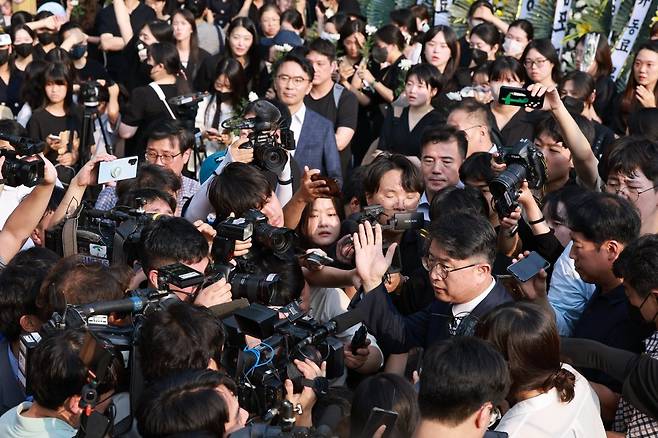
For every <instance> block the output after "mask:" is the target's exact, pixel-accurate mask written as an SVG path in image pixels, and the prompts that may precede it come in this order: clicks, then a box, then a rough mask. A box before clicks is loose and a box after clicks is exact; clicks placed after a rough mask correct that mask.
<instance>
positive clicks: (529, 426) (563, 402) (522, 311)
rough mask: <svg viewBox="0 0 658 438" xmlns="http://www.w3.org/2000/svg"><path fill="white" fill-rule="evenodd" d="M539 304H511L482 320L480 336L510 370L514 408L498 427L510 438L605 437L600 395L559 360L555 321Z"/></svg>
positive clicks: (510, 399) (497, 428) (558, 340)
mask: <svg viewBox="0 0 658 438" xmlns="http://www.w3.org/2000/svg"><path fill="white" fill-rule="evenodd" d="M548 312H551V311H550V310H547V309H544V308H543V307H542V306H541V305H539V304H536V303H531V302H511V303H506V304H502V305H500V306H498V307H497V308H495V309H494V310H492V311H491V312H489V313H488V314H487V315H486V316H485V317H484V319H483V320H482V321H480V323H479V325H478V328H477V330H476V334H477V336H478V337H480V338H482V339H485V340H487V341H489V342H491V343H492V344H493V345H494V347H496V348H497V349H498V351H500V352H501V353H502V354H503V356H504V357H505V360H506V361H507V363H508V365H509V368H510V376H511V378H512V385H511V388H510V392H509V395H508V397H507V398H508V400H509V401H510V403H511V404H512V407H511V409H510V410H509V411H507V412H506V413H505V415H504V416H503V418H502V420H501V422H500V423H499V424H498V426H497V427H496V430H497V431H501V432H507V433H508V434H509V436H510V438H522V437H530V436H532V437H533V438H549V437H556V436H588V437H605V436H606V435H605V430H604V428H603V423H602V422H601V415H600V413H599V403H598V397H597V396H596V394H595V393H594V390H593V389H592V387H591V386H590V385H589V383H588V382H587V379H585V378H584V377H583V376H582V375H580V373H578V371H576V370H575V369H574V368H573V367H571V366H570V365H568V364H566V363H563V362H562V361H561V360H560V337H559V335H558V332H557V326H556V325H555V318H554V317H553V315H552V314H550V313H548Z"/></svg>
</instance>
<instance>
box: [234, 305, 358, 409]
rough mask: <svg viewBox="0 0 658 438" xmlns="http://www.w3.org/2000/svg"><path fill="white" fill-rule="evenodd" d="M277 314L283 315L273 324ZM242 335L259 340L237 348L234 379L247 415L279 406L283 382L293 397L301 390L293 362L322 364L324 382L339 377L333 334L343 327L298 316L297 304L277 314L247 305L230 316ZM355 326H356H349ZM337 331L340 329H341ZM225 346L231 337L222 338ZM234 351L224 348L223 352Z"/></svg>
mask: <svg viewBox="0 0 658 438" xmlns="http://www.w3.org/2000/svg"><path fill="white" fill-rule="evenodd" d="M279 313H283V314H284V315H286V317H285V318H284V319H279ZM234 317H235V321H236V322H237V326H238V327H239V330H240V332H241V333H242V334H246V335H249V336H253V337H256V338H258V339H261V340H262V341H261V343H260V344H258V345H256V346H254V347H252V348H249V349H241V350H240V351H239V354H238V358H237V367H236V373H235V378H236V380H237V382H238V386H239V394H238V397H239V400H240V406H241V407H243V408H244V409H246V410H247V411H249V412H250V413H254V414H258V415H265V414H266V413H267V412H268V411H269V410H271V409H274V408H276V407H277V406H279V403H280V402H281V401H282V400H283V399H284V397H285V390H284V382H285V380H286V379H290V380H292V381H293V386H295V392H300V391H301V389H302V386H303V385H302V379H303V377H302V375H301V373H300V372H299V370H298V369H297V367H296V366H295V365H294V363H293V361H294V359H299V360H304V359H306V358H308V359H311V360H313V361H314V362H315V363H316V364H318V366H319V365H320V363H321V362H322V361H326V363H327V378H328V379H331V378H336V377H340V376H342V374H343V372H344V368H345V367H344V359H343V343H342V342H341V341H339V340H338V339H336V338H335V337H334V336H333V334H334V333H336V332H338V331H342V330H344V328H342V327H340V328H336V327H335V326H331V327H333V330H332V328H331V327H328V325H330V324H331V322H330V323H327V324H325V325H322V324H319V323H318V322H317V321H315V320H314V319H313V318H312V317H310V316H309V315H307V314H305V313H303V312H302V311H301V310H300V308H299V304H298V303H297V302H293V303H291V304H289V305H288V306H285V307H284V308H281V309H279V310H278V311H276V310H272V309H270V308H268V307H266V306H263V305H260V304H252V305H250V306H249V307H246V308H244V309H240V310H237V311H236V312H235V313H234ZM355 322H356V321H355ZM341 329H342V330H341ZM228 339H229V343H230V339H231V337H229V338H228ZM231 350H233V351H235V349H231V348H230V345H227V349H226V351H231Z"/></svg>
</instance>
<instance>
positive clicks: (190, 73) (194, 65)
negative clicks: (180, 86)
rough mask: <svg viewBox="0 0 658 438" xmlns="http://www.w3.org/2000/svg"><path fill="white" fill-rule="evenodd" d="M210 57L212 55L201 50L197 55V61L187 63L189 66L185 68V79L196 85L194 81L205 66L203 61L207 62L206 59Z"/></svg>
mask: <svg viewBox="0 0 658 438" xmlns="http://www.w3.org/2000/svg"><path fill="white" fill-rule="evenodd" d="M208 57H210V53H208V52H206V51H205V50H203V49H201V48H199V53H198V54H197V59H196V60H194V61H193V60H190V61H188V63H187V66H186V67H185V68H184V71H185V77H186V78H187V80H188V81H189V82H190V83H194V79H195V77H196V75H197V72H199V71H200V70H201V66H202V65H203V61H205V60H206V58H208Z"/></svg>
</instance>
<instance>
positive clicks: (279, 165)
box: [254, 143, 288, 174]
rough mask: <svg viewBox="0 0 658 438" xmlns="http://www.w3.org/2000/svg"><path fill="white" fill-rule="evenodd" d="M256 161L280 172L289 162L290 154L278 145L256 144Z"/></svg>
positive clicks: (273, 170)
mask: <svg viewBox="0 0 658 438" xmlns="http://www.w3.org/2000/svg"><path fill="white" fill-rule="evenodd" d="M254 161H255V162H256V163H258V165H259V166H261V167H263V168H264V169H267V170H269V171H271V172H274V173H276V174H279V173H281V171H282V170H283V168H284V167H285V165H286V163H287V162H288V154H286V151H285V150H284V149H282V148H280V147H279V146H276V145H270V144H267V143H265V144H256V146H255V147H254Z"/></svg>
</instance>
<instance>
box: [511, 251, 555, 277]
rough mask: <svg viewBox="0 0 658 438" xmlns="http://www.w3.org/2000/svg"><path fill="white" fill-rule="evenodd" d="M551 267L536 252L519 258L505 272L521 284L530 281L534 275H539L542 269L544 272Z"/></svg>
mask: <svg viewBox="0 0 658 438" xmlns="http://www.w3.org/2000/svg"><path fill="white" fill-rule="evenodd" d="M549 266H551V264H550V263H548V262H547V261H546V260H545V259H544V258H543V257H542V256H540V255H539V254H538V253H537V252H536V251H532V252H531V253H529V254H528V255H526V256H524V257H522V258H520V260H519V261H517V262H516V263H512V264H511V265H509V266H508V267H507V272H509V273H510V274H512V275H513V276H514V278H516V279H517V280H518V281H520V282H521V283H524V282H526V281H528V280H530V279H531V278H532V277H534V276H535V275H537V274H539V271H541V270H542V269H544V270H546V269H548V267H549Z"/></svg>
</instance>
